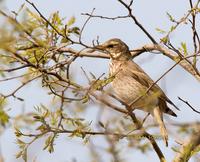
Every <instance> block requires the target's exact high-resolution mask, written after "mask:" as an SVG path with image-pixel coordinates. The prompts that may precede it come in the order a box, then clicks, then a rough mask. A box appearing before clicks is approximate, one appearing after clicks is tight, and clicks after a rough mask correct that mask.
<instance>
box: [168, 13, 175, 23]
mask: <svg viewBox="0 0 200 162" xmlns="http://www.w3.org/2000/svg"><path fill="white" fill-rule="evenodd" d="M167 16H168V18H169V20H170V21H171V22H175V19H174V18H173V16H172V15H171V14H170V13H169V12H167Z"/></svg>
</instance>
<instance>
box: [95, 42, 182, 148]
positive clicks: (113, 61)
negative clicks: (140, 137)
mask: <svg viewBox="0 0 200 162" xmlns="http://www.w3.org/2000/svg"><path fill="white" fill-rule="evenodd" d="M95 48H96V49H97V50H100V51H102V52H104V53H107V54H108V55H109V56H110V63H109V75H110V76H114V77H113V78H114V79H113V80H112V82H111V87H112V88H113V90H114V93H115V94H116V96H117V97H118V98H119V99H120V100H122V101H123V102H125V103H126V104H128V105H130V106H131V108H133V110H134V109H135V108H136V109H140V110H143V111H146V112H148V113H150V114H151V115H152V116H153V118H154V119H155V121H156V122H157V124H158V125H159V128H160V133H161V136H162V138H163V140H164V142H165V145H166V146H168V133H167V130H166V126H165V124H164V121H163V114H164V113H166V114H169V115H172V116H174V117H176V116H177V115H176V114H175V113H174V112H173V111H172V110H171V109H170V108H169V107H168V105H167V103H169V104H171V105H173V106H174V107H175V108H177V107H176V105H175V104H174V103H173V102H172V101H171V100H170V99H169V98H168V97H167V96H166V95H165V93H164V92H163V91H162V89H161V88H160V87H159V86H158V85H157V84H155V83H154V81H153V80H152V79H151V78H150V77H149V75H148V74H147V73H145V72H144V70H143V69H142V68H141V67H140V66H139V65H138V64H136V63H135V62H134V61H133V60H132V55H131V52H130V50H129V47H128V46H127V45H126V44H125V43H124V42H123V41H122V40H120V39H118V38H113V39H110V40H108V41H106V42H104V43H102V44H99V45H97V46H96V47H95ZM138 97H139V99H138ZM137 99H138V100H137ZM134 101H136V102H134ZM177 109H178V108H177Z"/></svg>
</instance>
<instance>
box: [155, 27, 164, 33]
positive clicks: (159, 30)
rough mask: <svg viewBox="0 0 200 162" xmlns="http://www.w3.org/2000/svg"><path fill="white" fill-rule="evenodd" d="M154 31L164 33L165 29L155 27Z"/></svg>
mask: <svg viewBox="0 0 200 162" xmlns="http://www.w3.org/2000/svg"><path fill="white" fill-rule="evenodd" d="M156 31H158V32H159V33H160V34H165V33H166V31H164V30H162V29H160V28H156Z"/></svg>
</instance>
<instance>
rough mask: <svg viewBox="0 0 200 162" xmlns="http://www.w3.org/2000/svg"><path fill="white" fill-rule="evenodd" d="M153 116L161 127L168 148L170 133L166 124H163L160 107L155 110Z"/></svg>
mask: <svg viewBox="0 0 200 162" xmlns="http://www.w3.org/2000/svg"><path fill="white" fill-rule="evenodd" d="M153 116H154V119H155V120H156V122H157V123H158V125H159V127H160V133H161V135H162V138H163V140H164V142H165V145H166V146H168V133H167V129H166V127H165V124H164V122H163V113H162V111H161V109H160V108H159V107H158V106H157V107H155V108H154V109H153Z"/></svg>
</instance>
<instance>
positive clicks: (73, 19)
mask: <svg viewBox="0 0 200 162" xmlns="http://www.w3.org/2000/svg"><path fill="white" fill-rule="evenodd" d="M75 20H76V18H75V17H74V16H72V17H71V18H70V19H69V21H68V22H67V26H71V25H73V24H74V23H75Z"/></svg>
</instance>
